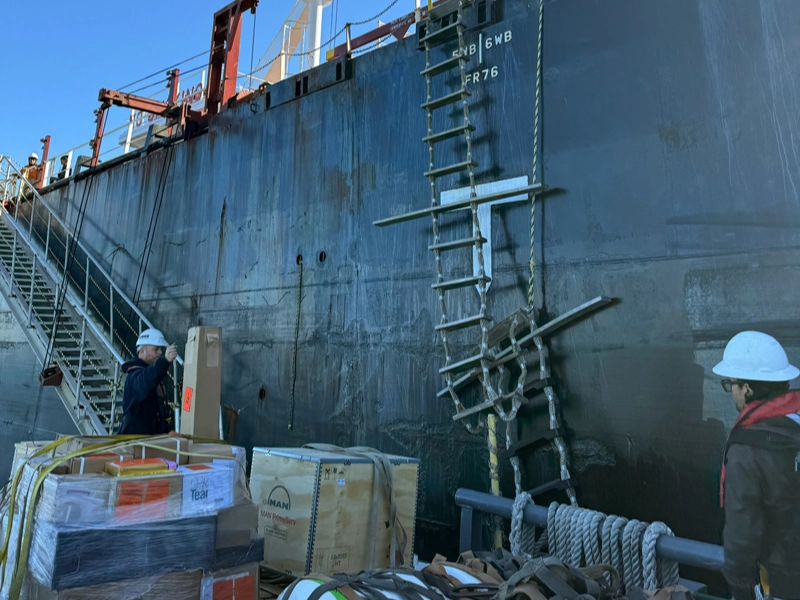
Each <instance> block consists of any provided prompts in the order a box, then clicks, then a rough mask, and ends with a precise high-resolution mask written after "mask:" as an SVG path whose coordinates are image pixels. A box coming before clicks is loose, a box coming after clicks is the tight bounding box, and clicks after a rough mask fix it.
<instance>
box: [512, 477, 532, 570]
mask: <svg viewBox="0 0 800 600" xmlns="http://www.w3.org/2000/svg"><path fill="white" fill-rule="evenodd" d="M528 502H531V503H532V502H533V499H532V498H531V495H530V494H529V493H527V492H521V493H518V494H517V498H516V499H515V500H514V506H513V507H512V508H511V534H510V535H509V536H508V542H509V544H510V545H511V554H513V555H514V556H524V557H525V558H527V559H531V558H533V557H532V556H531V555H530V554H529V553H528V552H527V551H526V549H527V548H526V549H523V547H522V546H523V540H522V537H523V535H522V529H523V523H522V520H523V519H522V517H523V514H524V512H525V507H526V506H527V505H528ZM525 529H526V530H531V531H532V530H533V527H525ZM525 541H528V540H525ZM527 547H528V548H529V547H530V546H527Z"/></svg>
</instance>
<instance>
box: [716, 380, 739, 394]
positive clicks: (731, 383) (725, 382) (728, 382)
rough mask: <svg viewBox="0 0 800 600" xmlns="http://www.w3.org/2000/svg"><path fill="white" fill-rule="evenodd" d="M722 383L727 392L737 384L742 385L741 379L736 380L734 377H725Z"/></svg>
mask: <svg viewBox="0 0 800 600" xmlns="http://www.w3.org/2000/svg"><path fill="white" fill-rule="evenodd" d="M720 384H722V389H723V390H725V391H726V392H730V391H731V390H732V389H733V386H735V385H737V386H739V387H742V382H741V381H734V380H733V379H723V380H722V381H720Z"/></svg>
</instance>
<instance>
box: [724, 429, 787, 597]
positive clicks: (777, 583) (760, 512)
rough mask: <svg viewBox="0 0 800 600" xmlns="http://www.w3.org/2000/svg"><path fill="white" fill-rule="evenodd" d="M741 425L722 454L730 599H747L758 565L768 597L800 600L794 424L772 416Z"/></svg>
mask: <svg viewBox="0 0 800 600" xmlns="http://www.w3.org/2000/svg"><path fill="white" fill-rule="evenodd" d="M742 429H743V430H745V432H744V435H742V432H741V431H739V432H737V430H736V429H734V431H733V432H732V433H731V439H730V441H729V446H728V450H727V453H726V477H725V491H724V493H725V530H724V532H723V541H724V547H725V566H724V568H723V573H724V575H725V579H726V580H727V581H728V585H730V587H731V592H733V597H734V598H736V600H753V599H754V593H753V589H754V587H755V586H756V584H757V583H758V582H759V566H758V565H761V566H763V567H764V568H765V569H766V571H767V579H768V583H769V588H770V593H771V595H772V596H773V597H775V598H781V600H800V473H798V472H796V470H795V469H796V466H795V461H796V459H797V455H798V452H799V451H800V424H798V423H797V422H795V421H793V420H792V419H790V418H789V417H775V418H771V419H767V420H765V421H762V422H760V423H756V424H755V425H750V426H748V427H744V428H742ZM753 433H754V434H755V435H752V434H753ZM748 436H749V439H748ZM760 439H761V440H765V441H766V443H765V442H763V441H762V442H759V440H760Z"/></svg>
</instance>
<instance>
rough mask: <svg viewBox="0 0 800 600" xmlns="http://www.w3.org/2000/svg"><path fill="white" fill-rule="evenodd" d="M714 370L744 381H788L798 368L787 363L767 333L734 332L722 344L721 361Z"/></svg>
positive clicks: (778, 347) (797, 372)
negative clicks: (723, 346) (728, 339)
mask: <svg viewBox="0 0 800 600" xmlns="http://www.w3.org/2000/svg"><path fill="white" fill-rule="evenodd" d="M713 371H714V373H716V374H717V375H721V376H722V377H731V378H733V379H745V380H748V381H791V380H792V379H794V378H795V377H797V376H798V375H800V369H798V368H797V367H795V366H794V365H790V364H789V359H788V358H787V357H786V352H785V351H784V349H783V347H782V346H781V345H780V344H779V343H778V340H776V339H775V338H774V337H772V336H771V335H767V334H766V333H761V332H760V331H742V332H741V333H737V334H736V335H735V336H733V337H732V338H731V341H730V342H728V345H727V346H725V352H724V353H723V355H722V362H721V363H718V364H717V365H716V366H715V367H714V369H713Z"/></svg>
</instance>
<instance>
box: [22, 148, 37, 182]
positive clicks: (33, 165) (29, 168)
mask: <svg viewBox="0 0 800 600" xmlns="http://www.w3.org/2000/svg"><path fill="white" fill-rule="evenodd" d="M38 162H39V155H38V154H36V152H31V154H30V156H28V164H27V165H25V166H24V167H22V169H21V170H20V173H22V176H23V177H24V178H25V179H27V180H28V181H30V182H31V183H32V184H33V185H36V184H37V183H38V182H39V180H40V179H41V178H42V167H41V165H39V164H37V163H38Z"/></svg>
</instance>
